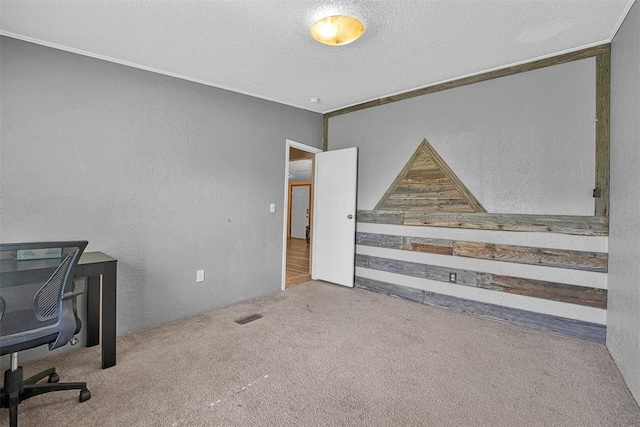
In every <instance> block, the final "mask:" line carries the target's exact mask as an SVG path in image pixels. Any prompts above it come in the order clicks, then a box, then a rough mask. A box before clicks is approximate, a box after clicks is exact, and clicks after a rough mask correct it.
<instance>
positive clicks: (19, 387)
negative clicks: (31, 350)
mask: <svg viewBox="0 0 640 427" xmlns="http://www.w3.org/2000/svg"><path fill="white" fill-rule="evenodd" d="M45 378H48V379H47V381H48V382H46V383H43V384H38V383H39V382H40V381H42V380H43V379H45ZM59 380H60V377H59V376H58V374H57V373H56V369H55V368H49V369H47V370H46V371H42V372H40V373H38V374H36V375H34V376H32V377H29V378H27V379H26V380H24V379H23V372H22V366H18V369H16V370H14V371H12V370H11V369H7V370H6V371H4V387H2V390H1V393H2V397H1V401H0V406H1V407H3V408H9V424H10V427H17V426H18V404H19V403H20V402H22V401H24V400H27V399H29V398H31V397H33V396H38V395H39V394H44V393H50V392H53V391H63V390H80V396H79V398H78V400H79V401H80V402H85V401H87V400H89V399H91V392H90V391H89V389H87V383H84V382H74V383H59V382H58V381H59Z"/></svg>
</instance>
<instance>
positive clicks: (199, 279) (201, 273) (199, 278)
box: [196, 270, 204, 282]
mask: <svg viewBox="0 0 640 427" xmlns="http://www.w3.org/2000/svg"><path fill="white" fill-rule="evenodd" d="M196 282H204V270H198V271H196Z"/></svg>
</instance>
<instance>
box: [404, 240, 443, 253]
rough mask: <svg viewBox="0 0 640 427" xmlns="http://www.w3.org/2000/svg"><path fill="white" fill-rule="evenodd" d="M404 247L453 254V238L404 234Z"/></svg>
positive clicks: (408, 249) (415, 250) (411, 249)
mask: <svg viewBox="0 0 640 427" xmlns="http://www.w3.org/2000/svg"><path fill="white" fill-rule="evenodd" d="M402 249H404V250H406V251H414V252H426V253H431V254H439V255H453V240H446V239H430V238H426V237H409V236H404V237H403V239H402Z"/></svg>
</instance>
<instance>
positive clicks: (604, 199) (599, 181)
mask: <svg viewBox="0 0 640 427" xmlns="http://www.w3.org/2000/svg"><path fill="white" fill-rule="evenodd" d="M610 109H611V54H610V53H609V52H605V53H602V54H600V55H598V56H596V183H595V191H594V197H595V198H596V200H595V216H609V168H610V166H609V146H610V144H609V136H610V124H609V115H610Z"/></svg>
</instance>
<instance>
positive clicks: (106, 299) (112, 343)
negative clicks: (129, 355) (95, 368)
mask: <svg viewBox="0 0 640 427" xmlns="http://www.w3.org/2000/svg"><path fill="white" fill-rule="evenodd" d="M116 275H117V264H116V262H115V261H113V262H108V263H105V266H104V271H103V273H102V369H106V368H110V367H111V366H114V365H115V364H116V295H117V292H116Z"/></svg>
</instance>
